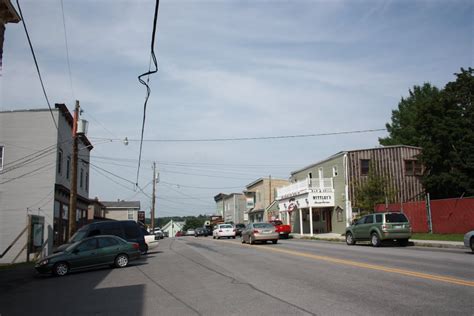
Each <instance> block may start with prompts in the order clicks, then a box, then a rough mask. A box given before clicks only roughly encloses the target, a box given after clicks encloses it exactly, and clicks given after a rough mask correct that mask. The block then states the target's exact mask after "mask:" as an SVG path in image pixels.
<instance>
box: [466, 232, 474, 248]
mask: <svg viewBox="0 0 474 316" xmlns="http://www.w3.org/2000/svg"><path fill="white" fill-rule="evenodd" d="M464 246H466V247H468V248H471V250H472V252H474V230H471V231H470V232H467V233H466V235H464Z"/></svg>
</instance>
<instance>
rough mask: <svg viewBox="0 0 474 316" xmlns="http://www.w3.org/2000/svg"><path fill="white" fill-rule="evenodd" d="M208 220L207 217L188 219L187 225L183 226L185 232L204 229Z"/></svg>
mask: <svg viewBox="0 0 474 316" xmlns="http://www.w3.org/2000/svg"><path fill="white" fill-rule="evenodd" d="M205 220H206V218H205V217H201V216H199V217H194V216H193V217H187V218H186V224H184V226H183V231H187V230H188V229H190V228H191V229H195V228H197V227H203V226H204V221H205Z"/></svg>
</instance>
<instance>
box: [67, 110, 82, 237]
mask: <svg viewBox="0 0 474 316" xmlns="http://www.w3.org/2000/svg"><path fill="white" fill-rule="evenodd" d="M79 110H80V106H79V101H76V107H75V109H74V122H73V124H72V166H71V168H72V170H71V171H72V172H71V191H70V194H69V220H68V224H69V225H68V228H69V229H68V240H69V239H70V238H71V237H72V235H73V234H74V233H75V232H76V209H77V206H76V205H77V156H78V155H77V152H78V148H77V147H78V144H77V123H78V120H79Z"/></svg>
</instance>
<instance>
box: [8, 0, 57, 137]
mask: <svg viewBox="0 0 474 316" xmlns="http://www.w3.org/2000/svg"><path fill="white" fill-rule="evenodd" d="M16 4H17V6H18V13H20V18H21V22H22V24H23V28H24V29H25V33H26V38H27V39H28V44H29V45H30V50H31V54H32V55H33V60H34V62H35V66H36V72H37V73H38V77H39V80H40V83H41V88H42V89H43V94H44V98H45V99H46V103H47V104H48V108H49V112H50V113H51V118H52V119H53V122H54V126H55V127H56V129H58V124H57V123H56V119H55V118H54V114H53V109H52V108H51V104H50V103H49V99H48V95H47V94H46V89H45V87H44V83H43V78H42V77H41V72H40V69H39V66H38V61H37V60H36V55H35V51H34V49H33V44H31V40H30V35H29V34H28V30H27V28H26V24H25V18H24V16H23V13H22V12H21V6H20V2H19V0H16Z"/></svg>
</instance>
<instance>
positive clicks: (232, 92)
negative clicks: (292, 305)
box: [0, 0, 474, 216]
mask: <svg viewBox="0 0 474 316" xmlns="http://www.w3.org/2000/svg"><path fill="white" fill-rule="evenodd" d="M63 3H64V12H65V20H66V27H67V38H68V44H69V56H70V62H71V73H72V89H71V84H70V79H69V76H68V68H67V59H66V49H65V40H64V28H63V20H62V13H61V2H60V1H59V0H54V1H53V0H45V1H41V2H38V1H26V0H24V1H21V5H22V10H23V14H24V16H25V20H26V22H27V26H28V28H29V31H30V36H31V39H32V42H33V45H34V47H35V51H36V54H37V57H38V61H39V64H40V68H41V71H42V74H43V76H44V80H45V83H46V89H47V92H48V95H49V97H50V100H51V101H52V102H53V103H55V102H57V103H66V104H67V105H68V106H69V108H70V109H72V107H73V104H74V100H75V99H78V100H80V102H81V105H82V107H83V109H84V115H83V118H84V119H87V120H89V122H90V126H89V138H90V139H91V140H92V142H93V143H94V144H96V146H95V148H94V150H93V152H92V156H93V157H94V156H95V157H97V158H92V163H94V164H96V165H98V166H100V167H102V168H104V169H107V170H109V171H111V172H114V173H116V174H118V175H120V176H122V177H124V178H127V179H130V180H131V181H135V176H136V168H137V161H136V160H137V158H138V143H137V142H130V144H129V145H128V146H124V145H123V144H121V143H120V142H118V141H114V142H107V143H104V142H102V141H101V140H99V139H98V138H102V137H105V138H113V139H123V138H124V137H128V138H129V139H138V138H139V135H140V124H141V117H142V107H143V100H144V95H145V89H144V87H143V86H141V85H140V84H139V83H138V81H137V79H136V77H137V76H138V75H139V74H141V73H143V72H145V71H146V70H147V69H148V62H149V47H150V37H151V26H152V20H153V9H154V3H153V2H152V1H112V0H110V1H103V0H102V1H70V0H64V2H63ZM473 6H474V5H473V3H472V1H301V0H300V1H217V0H216V1H162V2H161V3H160V10H159V18H158V32H157V37H156V47H155V49H156V55H157V58H158V63H159V72H158V73H157V74H155V75H153V76H152V77H151V88H152V93H151V97H150V101H149V105H148V111H147V123H146V129H145V139H190V138H193V139H195V138H232V137H254V136H275V135H294V134H312V133H326V132H338V131H349V130H362V129H378V128H383V127H384V126H385V123H386V122H388V121H389V120H390V115H391V111H392V109H394V108H396V106H397V104H398V102H399V100H400V98H401V97H402V96H406V95H407V94H408V89H409V88H411V87H412V86H413V85H420V84H423V83H424V82H431V83H432V84H434V85H436V86H438V87H443V86H444V85H445V84H446V83H447V82H449V81H451V80H453V79H454V76H453V73H455V72H458V71H459V69H460V67H468V66H473V64H474V63H473V56H474V50H473V38H474V33H473V32H474V31H473V21H474V8H473ZM27 45H28V44H27V41H26V37H25V34H24V31H23V28H22V26H21V24H8V25H7V30H6V36H5V44H4V58H3V59H4V60H3V73H2V77H1V79H0V80H1V81H0V82H1V86H0V89H1V91H0V93H1V94H0V97H1V104H0V107H1V109H2V110H7V109H20V108H21V109H24V108H45V107H46V103H45V101H44V98H43V97H42V92H41V87H40V85H39V81H38V78H37V75H36V72H35V69H34V64H33V60H32V57H31V54H30V52H29V48H28V46H27ZM25 91H26V92H27V93H25ZM382 136H385V133H384V132H378V133H368V134H355V135H341V136H327V137H313V138H301V139H284V140H265V141H245V142H225V143H224V142H212V143H197V142H194V143H185V142H178V143H157V142H145V143H144V149H143V162H142V169H141V171H140V175H141V177H140V181H139V183H140V185H141V186H145V185H146V184H147V183H148V182H149V180H150V179H151V162H152V161H154V160H155V161H157V162H158V168H159V170H160V180H161V183H160V184H159V185H158V193H157V196H158V200H157V211H158V214H159V215H160V216H163V215H185V214H199V213H204V212H205V213H210V212H212V211H213V210H214V201H213V198H212V197H213V196H214V195H216V194H217V193H219V192H240V191H241V190H242V189H244V186H245V185H246V184H248V183H250V182H252V181H253V180H255V179H257V178H260V177H264V176H268V175H272V177H283V178H287V177H288V176H289V174H290V172H291V171H292V170H295V169H299V168H301V167H303V166H305V165H307V164H310V163H313V162H316V161H318V160H321V159H324V158H326V157H328V156H329V155H332V154H334V153H336V152H339V151H341V150H347V149H356V148H366V147H374V146H377V145H378V141H377V139H378V137H382ZM103 157H109V158H111V159H109V158H103ZM116 180H117V181H119V182H120V181H121V180H119V179H116ZM122 182H123V181H122ZM167 183H174V184H178V185H169V184H167ZM123 185H125V186H129V187H130V189H129V190H127V189H125V188H124V187H123V186H119V185H117V184H116V183H114V182H111V181H110V180H108V179H106V178H105V177H103V176H102V175H100V174H97V173H96V172H94V171H92V175H91V193H90V196H91V197H94V196H98V197H99V198H101V199H103V200H115V199H118V198H120V199H127V198H130V197H131V198H133V199H140V200H141V201H142V207H143V208H145V209H148V208H149V205H150V201H149V198H147V197H145V196H143V195H142V194H136V193H135V192H133V187H132V186H131V185H129V184H127V183H126V182H123ZM188 186H190V187H199V188H190V187H188ZM203 187H205V188H212V189H203ZM145 191H146V192H148V193H150V192H151V186H148V187H147V188H146V189H145Z"/></svg>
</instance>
